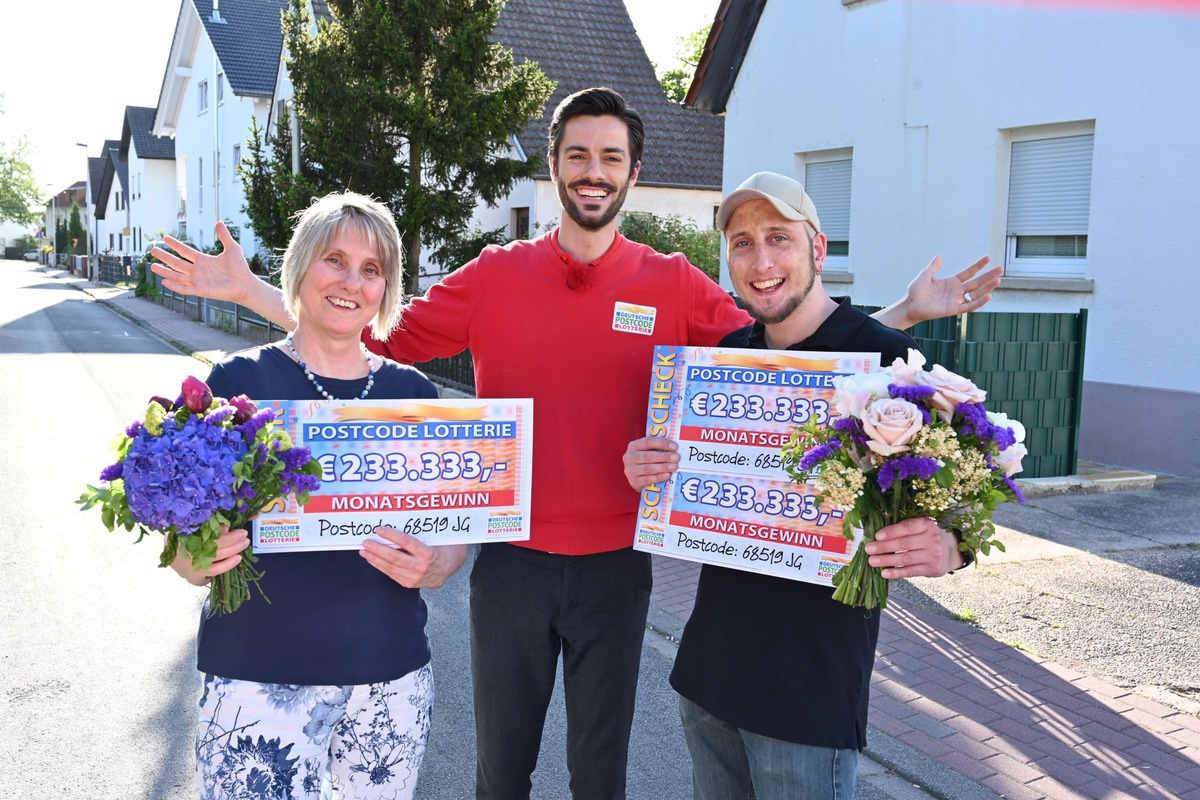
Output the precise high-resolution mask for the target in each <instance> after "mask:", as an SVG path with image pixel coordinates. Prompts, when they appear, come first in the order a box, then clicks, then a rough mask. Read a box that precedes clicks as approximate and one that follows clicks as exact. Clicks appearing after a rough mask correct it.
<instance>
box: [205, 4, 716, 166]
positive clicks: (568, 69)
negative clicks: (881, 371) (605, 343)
mask: <svg viewBox="0 0 1200 800" xmlns="http://www.w3.org/2000/svg"><path fill="white" fill-rule="evenodd" d="M197 2H199V0H197ZM222 7H223V6H222ZM493 38H494V40H495V41H498V42H499V43H501V44H502V45H504V46H505V47H508V48H511V49H512V51H513V54H514V56H515V57H516V59H517V61H518V63H519V62H521V61H536V62H537V64H538V66H539V67H541V69H542V71H543V72H544V73H546V75H547V76H549V77H550V79H551V80H553V81H556V82H557V84H558V85H557V87H556V88H555V90H554V93H553V94H552V95H551V96H550V99H549V101H547V103H546V109H545V112H544V113H543V115H542V117H541V118H540V119H538V120H536V121H534V122H533V123H531V124H530V125H529V127H528V128H526V130H525V132H524V133H523V134H521V135H520V136H519V137H518V139H519V140H520V142H521V147H522V148H524V149H525V152H526V153H527V154H529V155H531V156H532V155H533V154H534V153H542V154H543V157H542V158H541V166H542V169H541V170H540V171H539V173H538V177H542V178H548V177H549V169H548V167H547V166H546V161H545V158H544V153H545V150H546V130H547V128H548V127H549V125H550V116H551V115H552V114H553V113H554V108H555V107H556V106H557V105H558V103H559V101H561V100H562V99H563V98H564V97H566V96H567V95H568V94H572V93H574V92H577V91H579V90H580V89H586V88H588V87H591V86H608V87H610V88H612V89H615V90H616V91H618V92H620V94H621V96H622V97H624V98H625V100H626V102H628V103H629V104H630V105H631V106H633V107H634V108H635V109H636V110H637V111H638V112H639V113H640V114H641V115H642V120H643V121H644V122H645V126H646V142H645V146H644V148H643V152H642V172H641V175H640V177H639V178H638V183H639V185H649V186H679V187H686V188H705V189H720V188H721V168H722V161H723V151H724V144H725V120H724V118H721V117H714V116H711V115H708V114H702V113H699V112H697V111H695V110H693V109H689V108H685V107H683V106H680V105H677V104H675V103H672V102H671V101H669V100H668V99H667V96H666V95H665V94H664V93H663V90H662V85H661V84H660V83H659V82H658V78H657V77H656V76H655V74H654V68H653V66H652V65H651V64H650V59H649V58H648V57H647V56H646V51H645V50H644V49H643V48H642V44H641V40H640V39H639V38H638V35H637V31H636V30H635V29H634V27H633V21H632V20H631V19H630V18H629V12H628V11H626V10H625V3H624V2H623V0H572V2H571V3H569V4H567V3H562V2H559V1H558V0H508V2H507V3H506V4H505V6H504V10H503V11H502V12H501V14H500V21H499V23H498V24H497V25H496V30H495V32H494V33H493Z"/></svg>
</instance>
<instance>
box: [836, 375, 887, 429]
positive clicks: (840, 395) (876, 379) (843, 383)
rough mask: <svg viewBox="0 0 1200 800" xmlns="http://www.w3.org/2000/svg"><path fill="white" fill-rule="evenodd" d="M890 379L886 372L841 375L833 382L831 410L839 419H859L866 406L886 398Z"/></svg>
mask: <svg viewBox="0 0 1200 800" xmlns="http://www.w3.org/2000/svg"><path fill="white" fill-rule="evenodd" d="M891 382H892V380H891V377H890V376H889V375H888V374H887V373H886V372H870V373H858V374H855V375H843V376H842V377H840V378H835V379H834V381H833V386H834V389H835V391H834V394H833V408H834V410H835V411H836V412H837V415H838V416H839V417H859V418H861V417H862V415H863V414H864V413H865V412H866V410H867V406H869V405H871V403H872V402H873V401H875V400H878V399H879V398H881V397H887V396H888V388H887V387H888V384H889V383H891Z"/></svg>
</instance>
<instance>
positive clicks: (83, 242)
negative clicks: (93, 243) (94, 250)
mask: <svg viewBox="0 0 1200 800" xmlns="http://www.w3.org/2000/svg"><path fill="white" fill-rule="evenodd" d="M67 245H68V246H69V248H70V249H69V251H68V252H70V253H71V255H76V256H77V255H79V254H80V253H86V252H87V230H86V229H85V228H84V227H83V216H82V214H81V213H80V210H79V203H76V202H74V201H72V202H71V217H70V221H69V222H68V223H67Z"/></svg>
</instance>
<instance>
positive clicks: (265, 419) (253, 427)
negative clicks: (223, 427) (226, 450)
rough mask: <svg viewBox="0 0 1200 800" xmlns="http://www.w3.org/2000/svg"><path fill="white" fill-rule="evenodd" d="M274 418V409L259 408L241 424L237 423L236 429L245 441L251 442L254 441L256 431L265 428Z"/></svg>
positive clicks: (256, 434)
mask: <svg viewBox="0 0 1200 800" xmlns="http://www.w3.org/2000/svg"><path fill="white" fill-rule="evenodd" d="M274 419H275V410H274V409H272V408H260V409H259V410H258V411H257V412H255V413H254V415H253V416H252V417H250V419H248V420H246V421H245V422H244V423H242V424H241V425H238V427H237V429H238V430H239V431H241V434H242V436H244V437H245V438H246V441H247V442H252V441H254V438H255V437H256V436H258V432H259V431H260V430H262V429H263V428H265V427H266V426H267V425H268V424H269V423H270V422H271V421H272V420H274Z"/></svg>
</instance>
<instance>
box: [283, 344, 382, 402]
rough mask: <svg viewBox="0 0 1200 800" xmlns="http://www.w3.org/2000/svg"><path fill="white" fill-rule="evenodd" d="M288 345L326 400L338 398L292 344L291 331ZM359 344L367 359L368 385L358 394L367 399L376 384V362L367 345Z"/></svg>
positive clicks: (307, 376)
mask: <svg viewBox="0 0 1200 800" xmlns="http://www.w3.org/2000/svg"><path fill="white" fill-rule="evenodd" d="M287 346H288V350H291V351H292V356H293V357H294V358H295V359H296V362H297V363H299V364H300V369H302V370H304V375H305V377H306V378H308V379H309V381H311V382H312V385H313V386H315V387H316V389H317V391H318V392H320V393H321V395H322V396H323V397H324V398H325V399H326V400H329V401H331V402H332V401H335V400H337V398H336V397H334V396H333V395H331V394H330V393H329V392H327V391H325V387H324V386H322V385H321V384H320V383H318V382H317V378H316V376H315V375H313V373H312V370H311V369H309V368H308V365H307V364H305V363H304V359H302V358H301V357H300V354H299V353H297V352H296V346H295V345H294V344H292V334H290V333H289V334H288V335H287ZM358 346H359V347H361V348H362V354H363V356H364V357H365V358H366V359H367V370H368V371H367V386H366V388H365V389H363V390H362V394H360V395H359V396H358V399H359V400H365V399H366V398H367V393H368V392H370V391H371V387H372V386H374V385H375V364H374V362H372V361H371V354H370V353H368V352H367V346H366V345H365V344H363V343H362V342H359V343H358Z"/></svg>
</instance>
